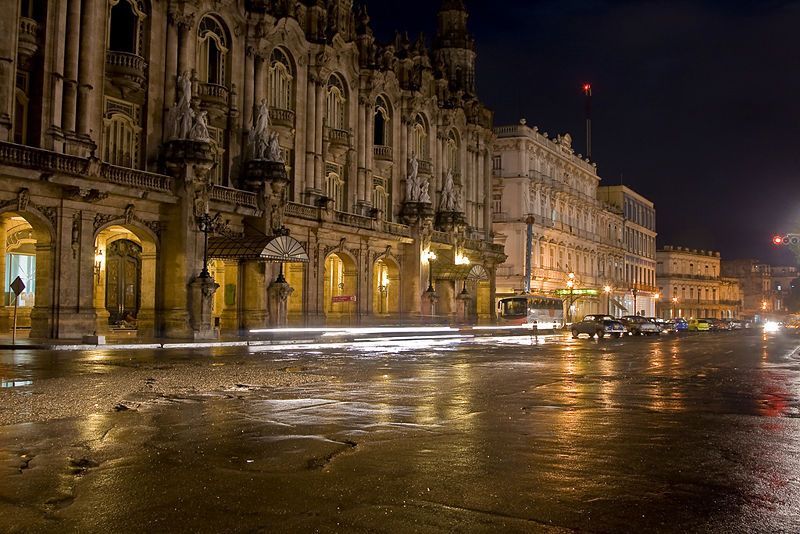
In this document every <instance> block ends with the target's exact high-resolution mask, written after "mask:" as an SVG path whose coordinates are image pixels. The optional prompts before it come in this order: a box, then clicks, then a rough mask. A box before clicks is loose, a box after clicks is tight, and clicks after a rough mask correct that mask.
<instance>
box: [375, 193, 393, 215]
mask: <svg viewBox="0 0 800 534" xmlns="http://www.w3.org/2000/svg"><path fill="white" fill-rule="evenodd" d="M373 198H374V202H375V209H378V210H380V211H381V212H382V213H383V218H384V219H387V220H391V215H392V214H391V213H389V193H387V192H386V189H385V188H384V187H383V186H382V185H377V186H375V192H374V194H373Z"/></svg>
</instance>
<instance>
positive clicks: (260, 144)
mask: <svg viewBox="0 0 800 534" xmlns="http://www.w3.org/2000/svg"><path fill="white" fill-rule="evenodd" d="M269 143H270V137H269V106H267V101H266V100H263V99H262V100H261V102H260V103H259V105H258V109H257V110H256V114H255V116H254V117H253V129H252V130H251V131H250V139H249V144H250V157H251V158H252V159H255V160H259V159H265V158H266V156H267V154H268V151H269ZM272 161H276V160H272Z"/></svg>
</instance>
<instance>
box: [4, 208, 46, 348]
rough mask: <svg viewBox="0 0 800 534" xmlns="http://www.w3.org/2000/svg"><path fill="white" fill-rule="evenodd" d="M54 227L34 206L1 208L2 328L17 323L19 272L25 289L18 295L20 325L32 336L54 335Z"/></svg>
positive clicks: (5, 329) (19, 326) (18, 322)
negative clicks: (14, 288) (15, 286)
mask: <svg viewBox="0 0 800 534" xmlns="http://www.w3.org/2000/svg"><path fill="white" fill-rule="evenodd" d="M52 236H53V231H52V228H51V226H50V224H49V222H48V221H47V219H45V218H44V217H43V216H41V215H39V214H38V213H34V212H32V211H30V210H25V211H13V210H11V209H6V210H0V240H2V244H0V274H1V275H2V276H3V284H4V285H3V290H2V293H0V295H2V297H3V298H2V303H0V304H1V305H2V308H1V309H0V330H2V331H3V332H10V331H11V328H12V327H13V308H14V293H13V292H12V291H11V290H10V289H9V285H10V284H11V282H13V281H14V279H16V278H17V277H18V276H19V277H20V279H21V280H22V281H23V283H24V284H25V290H24V291H23V292H22V293H21V294H20V295H19V297H18V299H17V306H18V311H17V327H18V328H21V329H24V330H28V329H29V330H30V337H32V338H49V337H52V336H53V321H52V318H53V317H52V309H51V308H52V302H53V259H54V255H53V240H52Z"/></svg>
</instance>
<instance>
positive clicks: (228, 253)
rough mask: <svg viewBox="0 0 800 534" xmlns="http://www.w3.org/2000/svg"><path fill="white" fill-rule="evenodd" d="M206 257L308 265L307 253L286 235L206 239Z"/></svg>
mask: <svg viewBox="0 0 800 534" xmlns="http://www.w3.org/2000/svg"><path fill="white" fill-rule="evenodd" d="M208 257H209V258H213V259H220V260H232V259H236V260H261V261H273V262H281V263H308V253H307V252H306V250H305V249H304V248H303V245H302V244H300V242H299V241H298V240H296V239H295V238H293V237H290V236H288V235H280V236H264V237H253V236H246V237H239V238H232V237H224V236H214V237H209V238H208Z"/></svg>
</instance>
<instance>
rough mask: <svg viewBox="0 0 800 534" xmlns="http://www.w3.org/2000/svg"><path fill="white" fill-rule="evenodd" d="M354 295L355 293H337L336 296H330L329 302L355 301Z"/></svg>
mask: <svg viewBox="0 0 800 534" xmlns="http://www.w3.org/2000/svg"><path fill="white" fill-rule="evenodd" d="M355 301H356V296H355V295H338V296H336V297H331V302H333V303H334V304H336V303H339V302H355Z"/></svg>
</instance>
